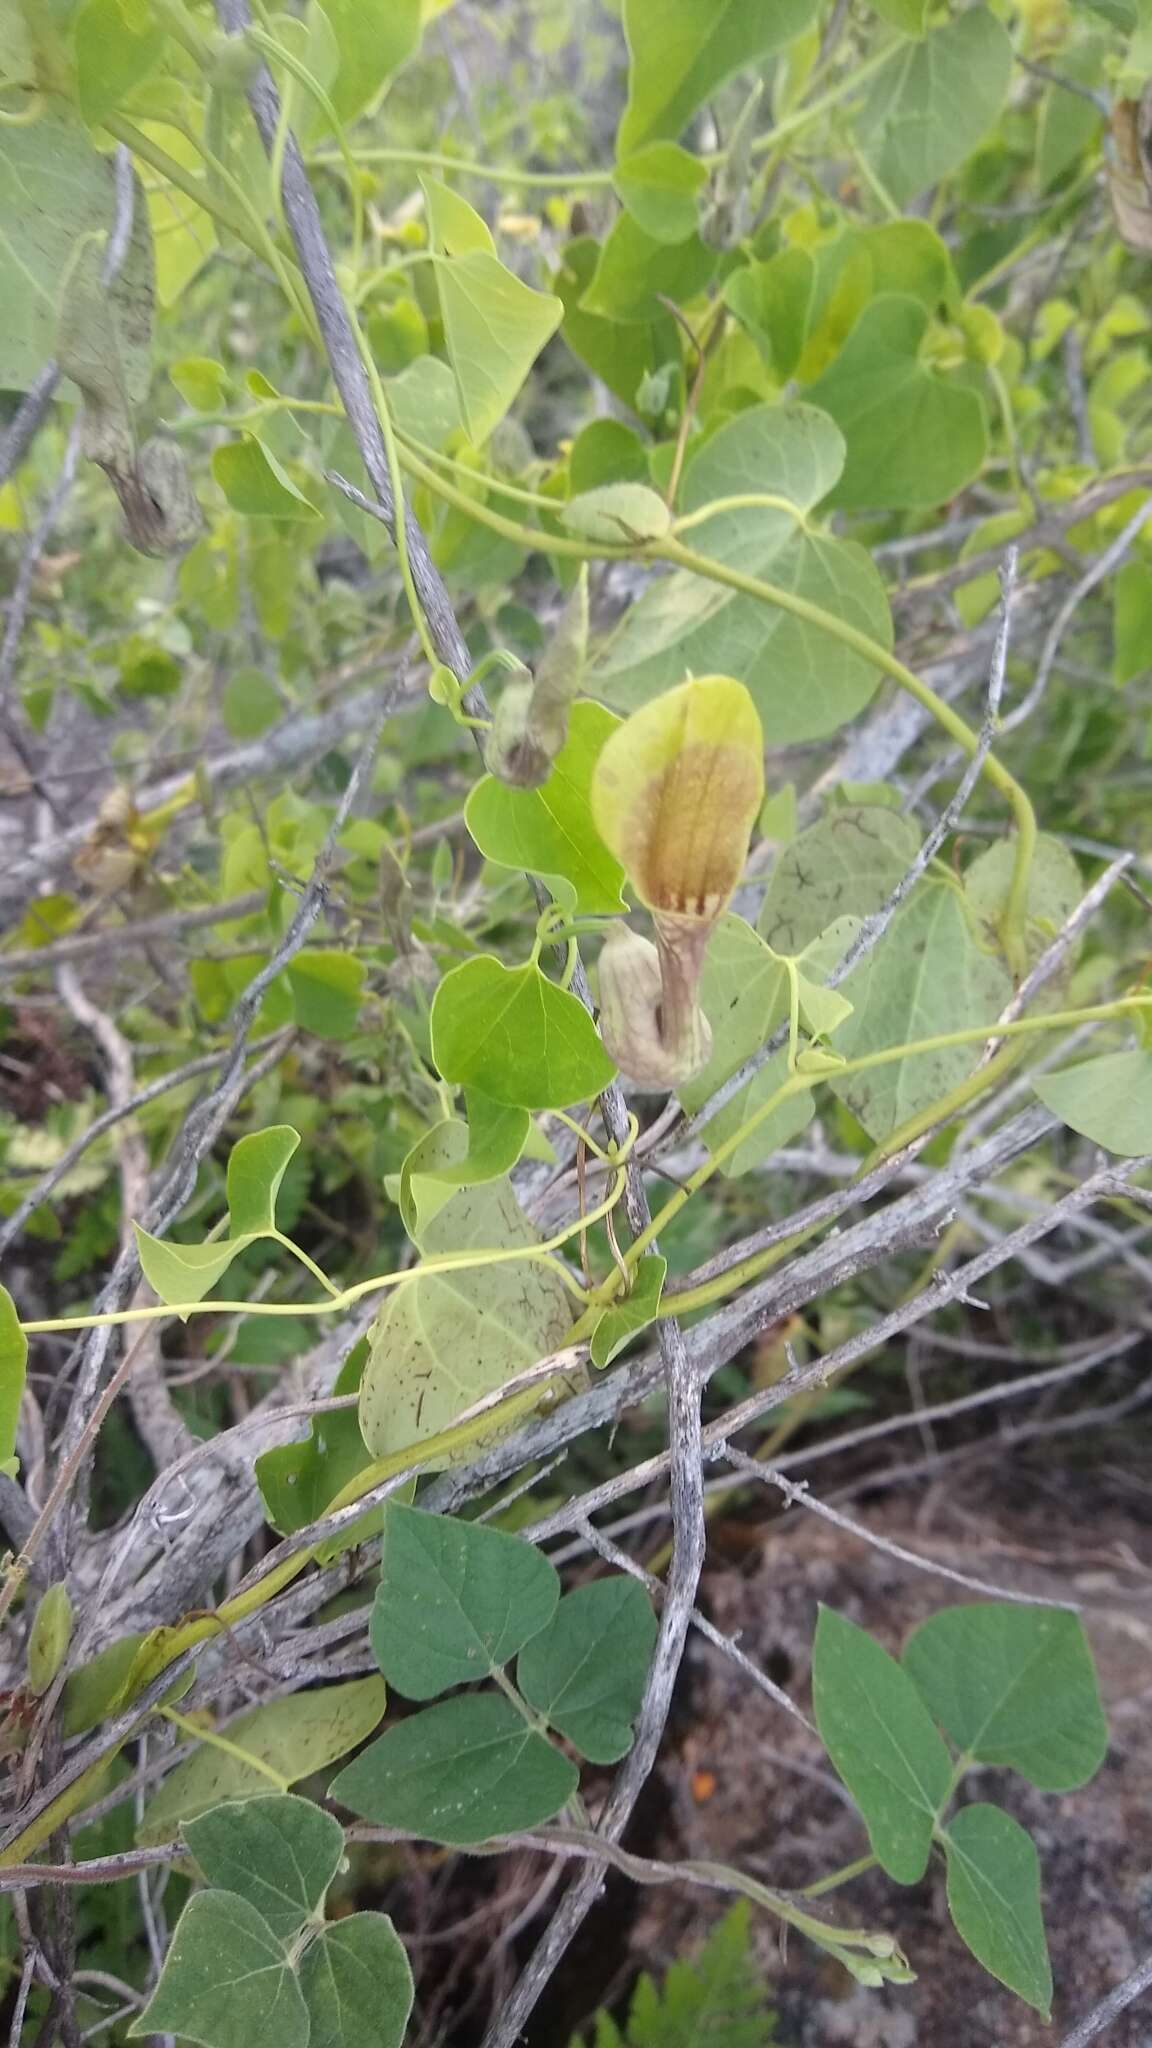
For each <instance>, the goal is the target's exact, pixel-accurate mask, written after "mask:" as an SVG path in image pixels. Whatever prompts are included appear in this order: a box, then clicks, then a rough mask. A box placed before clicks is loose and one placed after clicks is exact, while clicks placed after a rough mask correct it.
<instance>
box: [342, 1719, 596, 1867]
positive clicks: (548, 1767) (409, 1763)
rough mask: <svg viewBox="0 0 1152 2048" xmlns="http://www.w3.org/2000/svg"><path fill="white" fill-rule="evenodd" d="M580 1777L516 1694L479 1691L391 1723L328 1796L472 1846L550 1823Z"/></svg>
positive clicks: (385, 1821) (370, 1815) (391, 1823)
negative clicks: (535, 1726)
mask: <svg viewBox="0 0 1152 2048" xmlns="http://www.w3.org/2000/svg"><path fill="white" fill-rule="evenodd" d="M577 1783H578V1773H577V1771H576V1768H575V1765H573V1764H571V1763H569V1761H568V1759H567V1757H564V1756H561V1754H560V1752H559V1750H557V1749H553V1747H552V1744H551V1743H550V1742H546V1741H545V1739H544V1737H543V1736H542V1735H537V1734H535V1733H534V1731H533V1730H532V1729H530V1728H529V1727H528V1726H527V1724H526V1723H525V1721H524V1719H523V1717H522V1716H521V1715H520V1714H518V1713H517V1711H516V1708H515V1707H514V1706H513V1705H512V1703H511V1701H510V1700H506V1699H504V1698H503V1696H502V1695H497V1694H490V1693H480V1694H478V1695H476V1694H468V1695H465V1696H464V1697H462V1698H460V1699H454V1700H444V1701H442V1702H441V1704H440V1705H439V1706H437V1707H428V1708H426V1709H425V1711H424V1712H423V1713H422V1714H413V1715H412V1716H411V1717H410V1719H408V1720H407V1721H401V1722H400V1723H399V1725H398V1726H397V1727H395V1728H389V1729H387V1730H386V1732H385V1733H384V1734H383V1735H382V1736H380V1738H379V1740H378V1741H376V1742H374V1743H372V1745H371V1747H370V1748H368V1749H366V1750H365V1751H364V1753H363V1755H362V1756H358V1757H357V1758H356V1761H355V1763H351V1764H349V1765H348V1767H347V1769H346V1770H343V1771H341V1773H340V1775H339V1777H337V1778H334V1779H333V1781H332V1783H331V1785H330V1786H329V1787H328V1796H329V1798H330V1799H338V1800H339V1801H340V1802H341V1804H342V1805H344V1806H349V1807H351V1809H352V1811H353V1813H358V1814H362V1815H363V1817H364V1819H365V1820H371V1821H375V1822H377V1823H378V1824H381V1825H383V1826H385V1827H396V1828H404V1829H405V1830H406V1831H409V1832H411V1833H413V1834H418V1835H424V1836H426V1837H427V1838H428V1840H429V1841H433V1842H447V1843H449V1844H450V1845H451V1846H453V1847H459V1848H467V1847H468V1846H469V1845H470V1844H472V1843H474V1842H484V1841H487V1839H488V1837H489V1836H490V1835H496V1834H504V1833H511V1832H513V1831H514V1830H516V1829H518V1828H531V1827H536V1826H537V1825H538V1824H539V1822H541V1821H544V1820H550V1819H551V1818H552V1815H553V1814H555V1813H558V1812H559V1811H560V1808H561V1807H562V1806H563V1805H564V1804H565V1802H566V1801H567V1800H569V1799H570V1798H571V1797H572V1794H573V1792H574V1791H575V1790H576V1786H577Z"/></svg>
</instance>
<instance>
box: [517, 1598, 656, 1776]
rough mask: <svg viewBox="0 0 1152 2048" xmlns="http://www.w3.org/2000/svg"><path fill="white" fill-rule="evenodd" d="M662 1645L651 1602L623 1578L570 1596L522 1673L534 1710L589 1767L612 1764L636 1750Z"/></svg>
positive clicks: (525, 1653)
mask: <svg viewBox="0 0 1152 2048" xmlns="http://www.w3.org/2000/svg"><path fill="white" fill-rule="evenodd" d="M655 1643H656V1616H655V1614H654V1613H653V1612H652V1602H651V1601H650V1600H649V1598H648V1595H647V1593H646V1592H645V1591H644V1588H643V1586H641V1585H640V1584H639V1583H638V1582H637V1581H636V1580H635V1579H632V1578H628V1577H627V1576H626V1575H624V1574H618V1575H616V1576H614V1577H612V1578H610V1579H596V1580H595V1581H594V1582H593V1583H592V1584H591V1585H590V1586H578V1587H577V1588H576V1591H575V1592H574V1593H566V1594H565V1596H564V1598H563V1600H561V1602H560V1605H559V1607H558V1608H557V1609H556V1612H555V1614H554V1615H553V1617H552V1620H551V1621H550V1622H549V1623H548V1626H547V1627H546V1628H544V1629H542V1630H541V1631H540V1633H539V1634H538V1635H535V1636H533V1638H532V1641H531V1642H530V1643H529V1644H528V1645H527V1647H526V1648H525V1649H523V1650H522V1651H521V1652H520V1661H519V1663H518V1665H517V1667H516V1676H517V1681H518V1683H519V1686H520V1690H521V1692H522V1693H523V1695H524V1697H525V1699H526V1700H527V1701H528V1704H529V1706H533V1707H535V1708H536V1710H537V1712H538V1713H541V1714H543V1715H544V1717H545V1719H546V1720H547V1721H548V1722H550V1724H551V1726H552V1727H553V1728H556V1729H558V1730H559V1732H560V1734H561V1735H563V1736H564V1737H565V1738H566V1739H567V1740H568V1741H569V1742H571V1743H572V1744H573V1746H574V1748H576V1749H578V1750H579V1751H580V1754H581V1756H586V1757H587V1758H588V1761H589V1763H594V1764H614V1763H615V1762H616V1761H617V1759H618V1758H619V1757H622V1756H623V1755H624V1754H625V1753H626V1751H628V1750H629V1749H630V1748H631V1747H632V1723H633V1721H634V1720H635V1718H636V1716H637V1714H638V1713H639V1711H640V1705H641V1701H642V1700H643V1698H644V1685H645V1681H646V1680H647V1677H648V1666H649V1664H650V1663H651V1661H652V1651H653V1648H654V1646H655Z"/></svg>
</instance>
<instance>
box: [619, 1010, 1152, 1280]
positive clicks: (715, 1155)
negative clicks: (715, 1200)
mask: <svg viewBox="0 0 1152 2048" xmlns="http://www.w3.org/2000/svg"><path fill="white" fill-rule="evenodd" d="M1149 1009H1152V996H1122V997H1120V998H1119V999H1118V1000H1117V1001H1116V1002H1114V1003H1092V1004H1089V1005H1088V1006H1087V1007H1086V1008H1085V1009H1083V1010H1052V1011H1050V1012H1049V1013H1048V1015H1047V1016H1045V1017H1021V1018H1019V1019H1018V1020H1017V1021H1016V1022H1015V1023H1014V1024H977V1025H973V1026H970V1027H968V1028H967V1029H965V1030H963V1031H942V1032H940V1033H938V1034H937V1035H935V1036H934V1037H932V1038H919V1039H915V1040H913V1041H912V1042H911V1043H909V1044H907V1045H887V1046H884V1047H882V1048H881V1050H880V1051H879V1052H869V1053H861V1054H860V1055H859V1057H858V1058H856V1059H852V1060H845V1061H844V1064H843V1065H842V1066H839V1067H836V1068H835V1069H834V1070H833V1072H831V1073H823V1074H805V1073H795V1074H789V1076H788V1078H787V1080H786V1081H783V1082H781V1085H780V1087H779V1088H777V1089H776V1091H775V1093H774V1094H772V1095H770V1096H769V1097H768V1098H767V1100H766V1101H765V1102H762V1103H761V1104H760V1106H759V1108H758V1109H757V1110H755V1111H754V1112H753V1114H752V1115H751V1116H750V1117H748V1118H747V1119H746V1120H745V1122H744V1123H742V1124H741V1125H740V1126H739V1128H738V1129H737V1130H735V1131H733V1132H732V1135H731V1136H730V1137H728V1138H726V1139H725V1140H724V1143H723V1144H722V1145H717V1147H716V1150H715V1151H714V1152H711V1153H710V1154H709V1156H708V1158H707V1159H706V1160H705V1161H704V1164H703V1165H702V1166H699V1167H697V1169H696V1171H695V1173H693V1174H690V1175H689V1177H688V1179H687V1180H686V1181H685V1182H684V1183H683V1185H682V1186H681V1187H679V1188H677V1189H676V1192H675V1194H673V1195H670V1196H669V1198H668V1200H667V1201H666V1202H665V1204H664V1207H663V1208H662V1209H661V1210H660V1212H659V1214H658V1215H656V1216H654V1217H653V1218H652V1221H651V1223H650V1224H649V1225H648V1227H647V1229H646V1230H642V1231H641V1233H640V1235H639V1237H637V1238H635V1239H634V1240H633V1242H632V1243H631V1244H630V1245H629V1247H628V1250H627V1251H626V1252H625V1254H624V1260H625V1264H626V1265H629V1266H632V1265H635V1263H636V1261H637V1259H639V1258H641V1257H642V1256H643V1254H644V1253H645V1252H646V1251H647V1249H648V1246H649V1245H650V1244H651V1242H652V1240H653V1238H654V1237H657V1236H658V1235H659V1233H660V1232H661V1231H662V1230H666V1229H667V1227H668V1225H669V1223H670V1222H671V1221H672V1218H673V1217H674V1216H678V1215H679V1213H680V1211H681V1209H682V1208H683V1207H684V1205H685V1203H686V1202H688V1201H690V1200H691V1198H692V1196H693V1195H694V1194H696V1193H697V1192H698V1191H699V1189H700V1188H702V1187H703V1186H704V1184H705V1182H706V1181H708V1180H710V1179H711V1178H712V1175H713V1174H714V1173H716V1172H717V1171H718V1170H719V1168H720V1167H721V1166H723V1164H724V1161H725V1160H726V1159H730V1158H731V1156H732V1154H733V1152H735V1151H736V1150H737V1148H738V1147H739V1146H740V1145H742V1144H743V1143H744V1141H745V1139H746V1138H748V1137H750V1136H751V1134H752V1132H753V1131H755V1130H757V1129H758V1128H759V1126H760V1125H761V1124H762V1123H763V1122H764V1120H765V1118H766V1117H769V1116H771V1114H772V1112H773V1110H775V1109H779V1107H780V1105H781V1103H783V1102H788V1101H790V1100H791V1098H792V1097H793V1096H794V1095H799V1094H802V1093H803V1092H804V1090H805V1089H807V1088H811V1087H814V1086H815V1085H816V1083H817V1082H818V1081H821V1080H824V1081H826V1080H830V1079H832V1078H835V1079H836V1080H838V1081H839V1080H842V1079H844V1078H845V1077H846V1076H848V1075H849V1074H863V1073H868V1072H870V1071H871V1070H872V1069H873V1068H874V1067H888V1066H891V1065H892V1064H893V1062H894V1061H897V1060H906V1059H915V1058H916V1057H918V1056H919V1055H920V1054H922V1053H929V1052H943V1051H947V1050H948V1048H949V1047H951V1046H956V1045H978V1044H981V1043H982V1042H983V1041H985V1040H986V1039H989V1038H1013V1037H1024V1036H1025V1035H1026V1034H1027V1033H1029V1032H1041V1031H1063V1030H1073V1029H1075V1027H1076V1026H1077V1025H1080V1024H1103V1023H1108V1022H1110V1021H1111V1020H1112V1019H1114V1018H1116V1017H1124V1016H1130V1015H1133V1014H1138V1013H1139V1012H1140V1011H1142V1010H1149ZM990 1064H991V1063H990ZM980 1071H981V1074H982V1076H983V1077H985V1085H987V1078H986V1077H987V1075H988V1073H989V1067H985V1068H983V1069H981V1070H980ZM957 1092H958V1091H957V1090H955V1089H953V1090H952V1091H951V1093H950V1094H949V1095H944V1096H941V1097H940V1100H939V1102H938V1103H937V1104H936V1105H934V1107H935V1112H936V1116H939V1115H940V1114H941V1113H943V1114H948V1113H949V1106H950V1104H951V1101H952V1097H953V1096H955V1095H956V1094H957ZM934 1120H935V1119H934ZM774 1249H777V1250H778V1249H779V1247H775V1248H774ZM734 1270H735V1269H734ZM729 1277H730V1276H729V1275H728V1274H727V1273H725V1274H721V1275H720V1276H719V1281H712V1282H709V1283H708V1284H707V1287H701V1288H697V1289H694V1290H689V1291H687V1292H685V1293H684V1294H679V1295H669V1297H668V1311H667V1312H668V1313H669V1314H679V1313H682V1312H684V1311H685V1310H686V1309H688V1308H698V1307H702V1306H704V1297H707V1299H708V1300H711V1299H713V1295H712V1294H711V1292H710V1289H712V1288H715V1287H717V1286H718V1285H720V1284H721V1283H726V1282H728V1280H729ZM730 1291H731V1290H730V1288H729V1287H727V1286H726V1287H725V1292H730Z"/></svg>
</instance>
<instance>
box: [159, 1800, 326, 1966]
mask: <svg viewBox="0 0 1152 2048" xmlns="http://www.w3.org/2000/svg"><path fill="white" fill-rule="evenodd" d="M181 1833H182V1835H183V1837H184V1840H185V1842H186V1843H187V1844H188V1847H189V1848H190V1849H191V1851H192V1854H193V1856H194V1857H195V1858H196V1861H197V1863H198V1864H199V1865H200V1868H201V1870H202V1871H203V1873H204V1876H205V1877H206V1878H207V1880H208V1883H209V1884H210V1885H214V1886H217V1887H219V1889H220V1890H221V1891H225V1892H233V1893H235V1894H236V1895H237V1896H238V1897H240V1898H241V1899H245V1900H247V1902H248V1904H249V1905H250V1906H254V1907H255V1908H256V1911H257V1912H258V1913H260V1914H261V1915H262V1916H263V1919H264V1921H265V1923H266V1925H267V1926H268V1927H270V1928H271V1930H272V1932H273V1934H275V1935H276V1936H277V1937H278V1938H279V1940H281V1941H288V1940H290V1939H291V1937H292V1935H294V1934H295V1933H296V1932H297V1930H298V1929H299V1928H300V1927H302V1926H303V1924H304V1922H305V1920H311V1919H314V1918H315V1917H316V1915H317V1913H318V1912H319V1909H320V1905H321V1902H322V1900H323V1897H324V1894H325V1892H326V1891H327V1889H328V1887H329V1885H330V1884H331V1882H332V1879H333V1878H334V1877H335V1875H336V1872H337V1870H338V1869H339V1867H340V1860H341V1857H342V1856H343V1854H344V1830H343V1828H342V1827H341V1826H340V1823H339V1821H337V1820H333V1818H332V1815H331V1814H330V1813H325V1812H323V1810H322V1809H321V1808H320V1807H319V1806H314V1805H313V1804H312V1802H311V1800H310V1799H297V1798H295V1797H294V1796H293V1794H292V1793H290V1792H286V1793H275V1792H274V1793H271V1794H270V1795H269V1797H268V1798H267V1799H263V1798H261V1799H245V1800H243V1801H240V1802H237V1801H234V1800H233V1801H229V1802H227V1803H226V1804H225V1805H223V1806H214V1807H212V1809H211V1810H210V1811H209V1812H208V1813H202V1814H201V1815H200V1817H199V1819H197V1820H190V1821H185V1823H184V1825H183V1827H182V1829H181Z"/></svg>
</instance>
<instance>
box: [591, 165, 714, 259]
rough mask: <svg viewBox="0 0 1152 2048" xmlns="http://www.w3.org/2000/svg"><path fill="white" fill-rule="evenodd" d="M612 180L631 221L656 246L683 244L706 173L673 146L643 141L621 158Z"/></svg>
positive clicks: (694, 220) (693, 229)
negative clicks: (634, 222)
mask: <svg viewBox="0 0 1152 2048" xmlns="http://www.w3.org/2000/svg"><path fill="white" fill-rule="evenodd" d="M612 182H613V184H614V185H615V187H616V192H617V195H618V197H619V199H620V202H621V204H622V205H623V206H626V207H627V209H628V211H629V213H630V214H631V215H632V218H633V220H634V221H636V222H637V224H638V225H639V226H640V227H641V228H643V230H644V233H645V234H646V235H651V236H652V238H653V240H654V241H657V242H685V241H687V239H688V237H689V235H694V234H695V233H696V230H697V227H698V226H699V215H700V209H699V206H698V204H697V200H698V197H699V194H700V192H701V190H702V189H703V187H704V186H705V185H706V184H707V182H708V170H707V166H706V165H705V164H702V163H701V161H700V159H699V157H698V156H691V155H690V154H689V152H688V151H687V150H686V149H681V147H680V145H679V143H678V142H649V143H648V144H646V146H645V147H644V148H643V149H635V150H633V151H632V152H631V153H630V154H629V155H628V156H625V157H621V159H620V161H619V163H618V164H617V166H616V169H615V171H614V172H613V174H612Z"/></svg>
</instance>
